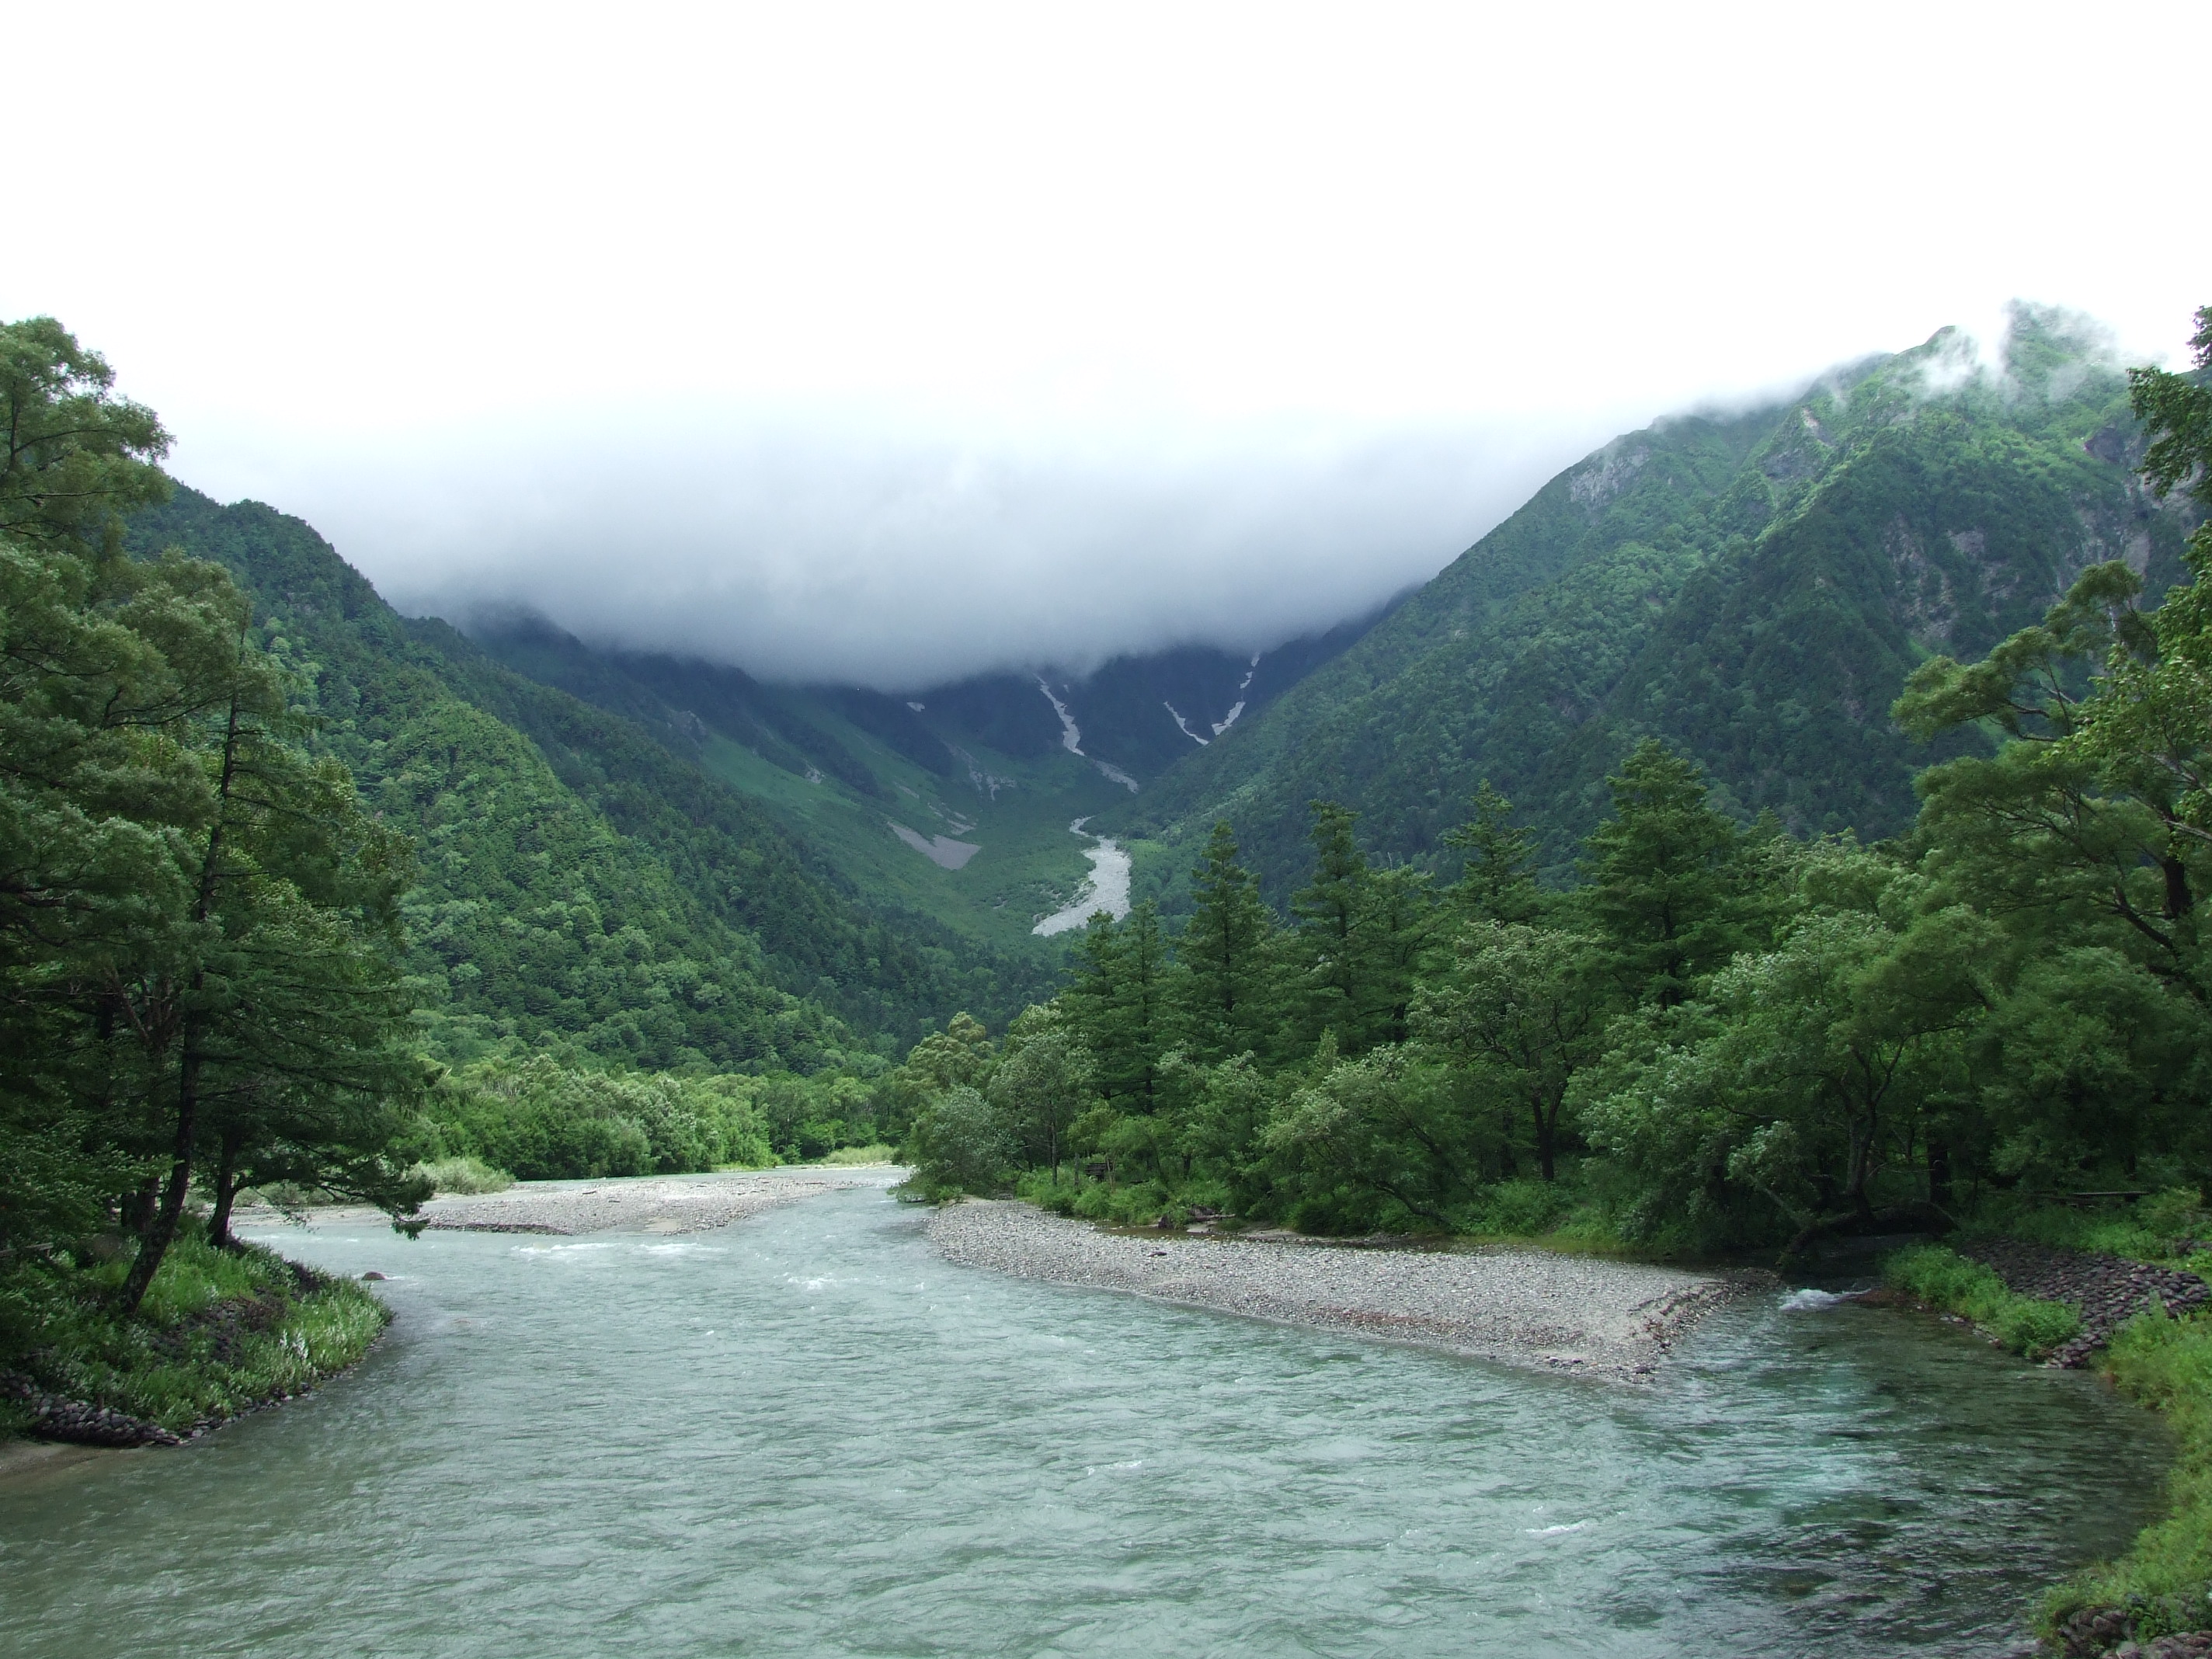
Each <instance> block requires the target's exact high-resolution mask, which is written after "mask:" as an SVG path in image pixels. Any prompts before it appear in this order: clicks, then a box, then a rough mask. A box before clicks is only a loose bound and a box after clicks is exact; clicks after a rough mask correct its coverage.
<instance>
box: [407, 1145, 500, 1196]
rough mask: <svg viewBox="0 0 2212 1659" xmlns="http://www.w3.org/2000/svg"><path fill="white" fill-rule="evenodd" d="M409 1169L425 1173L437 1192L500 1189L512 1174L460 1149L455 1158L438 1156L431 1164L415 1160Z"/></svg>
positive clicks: (491, 1190)
mask: <svg viewBox="0 0 2212 1659" xmlns="http://www.w3.org/2000/svg"><path fill="white" fill-rule="evenodd" d="M410 1173H412V1174H415V1175H418V1176H424V1177H426V1178H427V1179H428V1181H429V1182H430V1184H431V1185H432V1186H433V1187H435V1188H436V1189H437V1190H438V1191H439V1192H441V1193H458V1194H463V1195H465V1196H473V1195H475V1194H478V1193H503V1192H505V1191H506V1190H507V1188H509V1187H512V1186H513V1185H514V1177H513V1176H511V1175H509V1174H507V1171H506V1170H495V1169H493V1168H492V1167H491V1165H490V1164H487V1163H485V1162H484V1161H483V1159H482V1158H471V1157H470V1156H469V1155H468V1154H467V1153H465V1152H464V1153H463V1154H461V1155H460V1156H459V1157H458V1158H440V1159H438V1161H437V1162H436V1163H435V1164H416V1166H415V1168H414V1169H413V1170H412V1171H410Z"/></svg>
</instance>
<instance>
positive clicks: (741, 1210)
mask: <svg viewBox="0 0 2212 1659" xmlns="http://www.w3.org/2000/svg"><path fill="white" fill-rule="evenodd" d="M905 1175H906V1171H905V1170H899V1169H893V1168H891V1167H890V1166H888V1165H884V1166H878V1167H860V1168H851V1169H790V1170H738V1171H732V1172H731V1173H728V1174H720V1175H690V1176H617V1177H611V1178H609V1179H606V1180H602V1181H525V1182H518V1183H517V1184H516V1185H514V1186H513V1187H510V1188H507V1190H506V1191H505V1192H503V1193H487V1194H483V1196H481V1197H477V1198H459V1197H455V1198H434V1199H432V1200H430V1201H429V1202H428V1204H426V1205H424V1206H422V1209H423V1213H424V1214H426V1215H428V1217H429V1218H430V1221H429V1226H428V1231H432V1232H441V1231H445V1232H488V1233H557V1234H564V1235H565V1234H571V1233H597V1232H610V1231H617V1230H619V1231H626V1232H647V1233H696V1232H703V1231H706V1230H707V1229H708V1228H709V1227H723V1226H727V1225H729V1224H730V1223H731V1222H732V1221H742V1220H744V1218H746V1217H747V1216H752V1215H758V1214H759V1213H760V1212H762V1211H763V1210H773V1209H775V1208H777V1207H778V1206H781V1205H785V1204H795V1203H797V1202H798V1201H799V1200H800V1199H802V1198H812V1197H814V1196H815V1195H816V1194H819V1193H834V1192H842V1191H843V1190H845V1189H846V1188H851V1187H888V1186H890V1184H891V1183H892V1182H896V1181H899V1180H902V1179H903V1178H904V1177H905ZM312 1213H313V1216H314V1217H315V1218H316V1219H317V1220H320V1221H337V1220H345V1219H349V1218H378V1217H379V1213H380V1212H377V1211H374V1210H363V1211H360V1212H354V1211H352V1210H343V1211H340V1210H317V1211H314V1212H312ZM277 1219H279V1218H278V1216H277V1215H276V1212H275V1211H273V1210H268V1211H245V1210H241V1211H240V1212H239V1214H238V1225H240V1226H241V1227H245V1226H253V1225H269V1224H270V1223H271V1222H273V1221H276V1220H277Z"/></svg>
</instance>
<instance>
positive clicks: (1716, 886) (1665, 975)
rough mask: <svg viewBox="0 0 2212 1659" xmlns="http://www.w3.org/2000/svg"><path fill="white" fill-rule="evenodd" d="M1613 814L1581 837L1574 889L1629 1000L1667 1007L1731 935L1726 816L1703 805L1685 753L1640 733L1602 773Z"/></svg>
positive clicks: (1731, 840)
mask: <svg viewBox="0 0 2212 1659" xmlns="http://www.w3.org/2000/svg"><path fill="white" fill-rule="evenodd" d="M1606 782H1607V786H1608V787H1610V788H1611V790H1612V792H1613V817H1610V818H1608V819H1607V820H1606V821H1605V822H1604V823H1601V824H1599V825H1598V827H1597V828H1596V829H1594V830H1592V831H1591V832H1590V835H1589V840H1588V841H1587V842H1584V843H1583V848H1584V851H1583V883H1584V885H1583V890H1582V891H1581V892H1580V893H1579V894H1578V895H1577V898H1578V900H1579V902H1580V903H1581V905H1582V907H1583V913H1584V914H1585V915H1587V916H1588V917H1589V921H1590V922H1591V924H1592V925H1593V927H1594V928H1595V931H1596V932H1597V933H1599V934H1600V936H1601V938H1602V939H1603V940H1604V941H1605V945H1604V951H1605V956H1606V957H1607V969H1609V971H1610V972H1611V974H1612V975H1613V978H1614V980H1615V981H1616V982H1617V983H1618V984H1619V985H1620V987H1621V989H1622V991H1623V992H1624V993H1625V994H1626V995H1627V996H1628V997H1630V998H1631V999H1632V1000H1635V1001H1638V1002H1642V1003H1646V1004H1649V1005H1650V1006H1655V1007H1660V1008H1671V1007H1674V1006H1677V1005H1678V1004H1680V1003H1681V1002H1682V1001H1683V1000H1686V998H1687V997H1688V996H1689V994H1690V990H1691V987H1692V983H1693V981H1695V980H1696V979H1697V978H1698V976H1699V975H1701V974H1705V973H1708V972H1710V971H1711V970H1712V969H1715V968H1717V967H1718V966H1720V965H1721V964H1722V963H1724V962H1726V961H1727V960H1728V958H1729V955H1730V953H1731V952H1732V951H1734V950H1735V948H1736V946H1737V944H1738V929H1737V928H1736V927H1735V921H1734V909H1735V906H1734V904H1733V902H1732V894H1731V890H1730V883H1729V875H1730V871H1729V862H1730V859H1731V855H1732V854H1734V853H1735V849H1736V842H1737V832H1736V828H1735V824H1734V823H1731V822H1729V819H1728V818H1727V817H1724V816H1723V815H1722V814H1721V813H1719V812H1717V811H1714V810H1713V809H1712V807H1711V806H1710V805H1707V803H1706V799H1705V795H1706V788H1705V779H1704V778H1703V777H1702V776H1701V775H1699V770H1698V768H1697V766H1696V764H1695V763H1693V762H1691V761H1689V760H1686V759H1685V758H1684V757H1681V756H1680V755H1677V754H1675V753H1674V751H1673V750H1670V749H1668V747H1667V745H1666V744H1663V743H1661V742H1660V741H1659V740H1658V739H1657V738H1645V739H1644V741H1643V742H1642V743H1641V744H1638V745H1637V748H1636V750H1635V752H1634V753H1633V754H1632V755H1631V756H1629V757H1628V759H1627V760H1626V762H1624V763H1622V766H1621V769H1620V771H1619V772H1618V773H1616V774H1614V775H1613V776H1611V777H1609V778H1607V780H1606Z"/></svg>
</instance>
